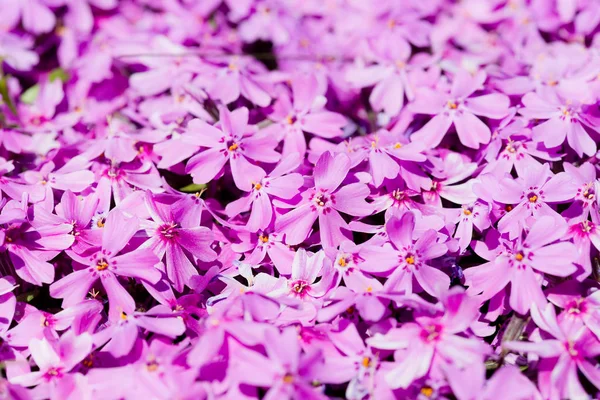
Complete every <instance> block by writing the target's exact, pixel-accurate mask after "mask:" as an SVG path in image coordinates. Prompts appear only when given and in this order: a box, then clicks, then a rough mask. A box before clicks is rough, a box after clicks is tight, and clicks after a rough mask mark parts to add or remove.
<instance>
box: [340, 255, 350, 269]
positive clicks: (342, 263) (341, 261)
mask: <svg viewBox="0 0 600 400" xmlns="http://www.w3.org/2000/svg"><path fill="white" fill-rule="evenodd" d="M338 265H339V266H340V267H345V266H346V265H348V263H347V262H346V259H345V258H344V257H342V258H340V259H339V261H338Z"/></svg>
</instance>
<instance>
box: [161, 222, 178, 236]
mask: <svg viewBox="0 0 600 400" xmlns="http://www.w3.org/2000/svg"><path fill="white" fill-rule="evenodd" d="M177 227H178V225H177V224H176V223H175V222H171V223H168V224H165V225H162V226H161V227H160V228H159V231H160V234H161V235H162V236H163V237H164V238H166V239H172V238H173V237H174V236H176V235H177V230H176V229H177Z"/></svg>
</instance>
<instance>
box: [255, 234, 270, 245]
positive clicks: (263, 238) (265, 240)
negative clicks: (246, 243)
mask: <svg viewBox="0 0 600 400" xmlns="http://www.w3.org/2000/svg"><path fill="white" fill-rule="evenodd" d="M258 240H260V241H261V242H263V243H267V242H268V241H269V235H266V234H262V235H259V236H258Z"/></svg>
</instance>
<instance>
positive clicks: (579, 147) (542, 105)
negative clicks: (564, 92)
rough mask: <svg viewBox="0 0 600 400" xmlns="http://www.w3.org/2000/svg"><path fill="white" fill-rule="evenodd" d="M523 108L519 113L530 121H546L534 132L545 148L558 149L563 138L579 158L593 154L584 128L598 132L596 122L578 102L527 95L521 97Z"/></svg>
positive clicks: (533, 94)
mask: <svg viewBox="0 0 600 400" xmlns="http://www.w3.org/2000/svg"><path fill="white" fill-rule="evenodd" d="M522 101H523V104H524V105H525V107H524V108H522V109H521V110H520V111H519V112H520V113H521V114H522V115H524V116H526V117H528V118H530V119H534V118H535V119H540V120H546V121H544V122H542V123H540V124H539V125H537V126H535V127H534V128H533V137H534V139H536V140H539V141H542V142H544V144H545V145H546V147H557V146H560V145H562V144H563V142H564V141H565V138H566V139H567V142H568V143H569V146H571V148H572V149H573V150H575V152H576V153H577V154H578V155H579V156H580V157H581V156H582V155H583V154H584V153H585V154H587V155H590V156H591V155H593V154H594V153H596V143H595V142H594V140H593V139H592V138H591V137H590V135H589V134H588V133H587V132H586V129H585V128H584V127H588V128H590V129H592V130H595V131H597V132H600V131H599V130H598V128H597V124H596V123H595V121H594V120H593V119H592V118H591V116H589V115H588V114H587V113H586V109H585V107H584V106H582V105H581V104H578V103H577V102H575V103H573V102H572V101H565V100H562V99H561V98H560V97H559V96H557V95H556V94H553V93H551V92H549V91H545V92H544V94H543V96H542V95H540V94H537V93H527V94H526V95H525V96H523V100H522Z"/></svg>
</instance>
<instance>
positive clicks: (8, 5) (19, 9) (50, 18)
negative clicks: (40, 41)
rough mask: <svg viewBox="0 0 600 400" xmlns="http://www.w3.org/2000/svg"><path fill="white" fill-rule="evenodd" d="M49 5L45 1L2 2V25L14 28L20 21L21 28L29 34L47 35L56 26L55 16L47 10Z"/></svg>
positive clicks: (0, 9) (12, 0)
mask: <svg viewBox="0 0 600 400" xmlns="http://www.w3.org/2000/svg"><path fill="white" fill-rule="evenodd" d="M51 4H52V3H51V2H50V1H45V0H27V1H26V2H21V1H18V0H7V1H4V2H2V5H1V6H0V14H2V15H3V19H4V21H2V23H3V25H4V26H6V27H8V28H15V27H16V26H17V25H18V24H19V21H21V23H22V24H23V27H24V28H25V29H27V30H28V31H29V32H32V33H36V34H40V33H47V32H49V31H51V30H52V29H53V28H54V25H55V24H56V16H55V15H54V13H53V12H52V11H51V10H50V9H49V8H48V5H51Z"/></svg>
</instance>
